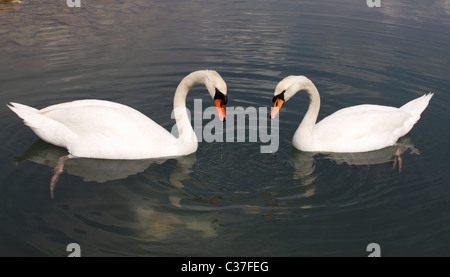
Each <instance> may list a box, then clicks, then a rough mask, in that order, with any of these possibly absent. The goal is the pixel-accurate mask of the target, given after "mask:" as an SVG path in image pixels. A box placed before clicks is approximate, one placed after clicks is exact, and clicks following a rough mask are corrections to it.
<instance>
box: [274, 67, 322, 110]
mask: <svg viewBox="0 0 450 277" xmlns="http://www.w3.org/2000/svg"><path fill="white" fill-rule="evenodd" d="M311 84H312V85H313V86H314V84H313V83H312V82H311V80H309V79H308V78H306V77H305V76H288V77H286V78H284V79H283V80H281V81H280V82H279V83H278V84H277V86H276V87H275V92H274V96H273V99H272V102H274V106H273V110H272V112H271V113H270V118H272V119H273V118H275V116H276V115H277V114H278V112H279V111H280V108H281V106H282V105H283V103H284V102H286V101H288V100H289V99H291V97H292V96H294V95H295V94H296V93H297V92H299V91H300V90H308V89H309V86H310V85H311Z"/></svg>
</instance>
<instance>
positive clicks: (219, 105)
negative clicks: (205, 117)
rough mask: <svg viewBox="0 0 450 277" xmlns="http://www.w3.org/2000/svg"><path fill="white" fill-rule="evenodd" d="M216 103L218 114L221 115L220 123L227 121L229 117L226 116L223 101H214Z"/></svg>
mask: <svg viewBox="0 0 450 277" xmlns="http://www.w3.org/2000/svg"><path fill="white" fill-rule="evenodd" d="M214 103H215V104H216V108H217V113H218V114H219V119H220V121H225V119H226V118H227V116H226V115H225V107H224V106H223V100H222V99H216V100H214Z"/></svg>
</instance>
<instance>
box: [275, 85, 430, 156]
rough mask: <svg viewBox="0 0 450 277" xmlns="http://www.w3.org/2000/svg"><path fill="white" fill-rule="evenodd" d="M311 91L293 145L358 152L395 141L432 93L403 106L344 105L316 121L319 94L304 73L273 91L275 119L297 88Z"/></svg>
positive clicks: (301, 147) (426, 102) (414, 119)
mask: <svg viewBox="0 0 450 277" xmlns="http://www.w3.org/2000/svg"><path fill="white" fill-rule="evenodd" d="M301 90H304V91H306V93H308V95H309V100H310V103H309V107H308V110H307V112H306V114H305V116H304V118H303V120H302V122H301V123H300V125H299V127H298V128H297V130H296V132H295V134H294V137H293V138H292V144H293V146H294V147H295V148H296V149H298V150H301V151H306V152H339V153H356V152H367V151H372V150H378V149H382V148H385V147H388V146H393V145H395V144H396V142H397V140H398V139H399V138H400V137H402V136H404V135H406V134H407V133H408V132H409V131H410V130H411V129H412V128H413V126H414V124H416V122H417V121H418V120H419V119H420V115H421V113H422V112H423V111H424V110H425V108H426V107H427V106H428V103H429V101H430V99H431V97H432V96H433V93H429V94H425V95H423V96H421V97H419V98H416V99H414V100H412V101H410V102H408V103H406V104H405V105H403V106H401V107H400V108H396V107H389V106H381V105H370V104H363V105H357V106H352V107H348V108H344V109H341V110H338V111H336V112H335V113H333V114H331V115H329V116H327V117H325V118H324V119H322V120H321V121H320V122H319V123H317V124H316V121H317V116H318V114H319V109H320V95H319V91H318V90H317V88H316V86H315V85H314V84H313V82H312V81H311V80H310V79H308V78H307V77H305V76H288V77H286V78H284V79H283V80H281V81H280V82H279V83H278V84H277V86H276V88H275V92H274V97H273V99H272V101H273V102H274V107H273V109H272V111H271V113H270V114H269V116H270V117H271V118H272V119H273V118H275V116H276V115H277V114H278V112H279V110H280V108H281V106H282V105H283V103H284V102H285V101H288V100H289V99H290V98H291V97H292V96H294V95H295V94H296V93H297V92H299V91H301Z"/></svg>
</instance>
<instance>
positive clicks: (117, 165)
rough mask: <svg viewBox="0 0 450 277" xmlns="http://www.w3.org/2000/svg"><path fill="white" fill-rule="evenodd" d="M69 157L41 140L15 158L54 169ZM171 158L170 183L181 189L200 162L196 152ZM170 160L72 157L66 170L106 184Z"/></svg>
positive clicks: (18, 161) (16, 160) (88, 179)
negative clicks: (175, 163)
mask: <svg viewBox="0 0 450 277" xmlns="http://www.w3.org/2000/svg"><path fill="white" fill-rule="evenodd" d="M67 154H68V153H67V151H66V150H65V149H64V148H61V147H57V146H54V145H51V144H48V143H46V142H44V141H43V140H38V141H36V142H35V143H34V144H33V145H31V147H30V148H29V149H28V150H27V151H26V152H25V153H24V154H23V155H22V156H20V157H17V158H15V159H14V162H15V163H20V162H23V161H32V162H35V163H38V164H43V165H47V166H49V167H51V168H55V167H56V166H57V164H58V160H59V159H60V158H61V157H63V156H66V155H67ZM170 159H176V160H177V165H176V167H175V169H174V170H173V171H172V172H171V174H170V177H169V181H170V183H171V184H172V185H173V186H175V187H178V188H182V187H183V185H182V183H181V181H182V180H185V179H187V178H189V173H190V168H191V167H192V166H193V165H194V164H195V162H196V160H197V159H196V156H195V153H194V154H192V155H188V156H183V157H176V158H170ZM167 160H168V159H167V158H165V159H163V158H161V159H146V160H102V159H88V158H73V159H68V160H67V161H65V163H64V170H65V171H66V172H67V173H69V174H71V175H75V176H79V177H82V178H83V180H84V181H86V182H90V181H94V182H97V183H104V182H108V181H112V180H119V179H125V178H127V177H128V176H131V175H136V174H138V173H142V172H144V171H145V170H146V169H147V168H148V167H149V166H150V165H152V164H162V163H164V162H165V161H167Z"/></svg>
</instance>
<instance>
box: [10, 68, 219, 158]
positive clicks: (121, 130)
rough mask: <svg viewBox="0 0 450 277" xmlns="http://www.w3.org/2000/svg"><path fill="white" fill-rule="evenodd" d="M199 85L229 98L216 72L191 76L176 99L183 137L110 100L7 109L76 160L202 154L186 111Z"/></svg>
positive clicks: (184, 82) (179, 87) (212, 95)
mask: <svg viewBox="0 0 450 277" xmlns="http://www.w3.org/2000/svg"><path fill="white" fill-rule="evenodd" d="M197 83H204V84H205V85H206V87H207V89H208V92H209V93H210V94H211V97H215V96H216V94H217V93H222V94H223V96H222V97H226V93H227V92H226V84H225V82H224V81H223V79H222V77H221V76H220V75H219V74H218V73H217V72H215V71H213V70H199V71H195V72H192V73H191V74H189V75H188V76H186V77H185V78H184V79H183V80H182V81H181V82H180V84H179V86H178V88H177V90H176V92H175V96H174V114H175V119H176V122H177V127H178V131H179V137H178V138H176V137H174V136H173V135H172V134H171V133H170V132H168V131H167V130H166V129H164V128H163V127H161V126H160V125H158V124H157V123H155V122H154V121H153V120H152V119H150V118H148V117H147V116H145V115H144V114H142V113H141V112H139V111H137V110H135V109H133V108H130V107H128V106H125V105H122V104H118V103H114V102H110V101H104V100H78V101H73V102H67V103H62V104H57V105H52V106H49V107H46V108H44V109H41V110H37V109H35V108H32V107H28V106H25V105H22V104H18V103H11V106H8V107H9V108H10V109H11V110H12V111H13V112H15V113H16V114H17V115H18V116H19V117H20V118H22V119H23V120H24V123H25V124H26V125H27V126H29V127H30V128H31V129H32V130H33V131H34V132H35V133H36V135H37V136H39V137H40V138H41V139H42V140H44V141H46V142H48V143H51V144H54V145H57V146H61V147H65V148H67V149H68V151H69V153H70V154H71V155H72V156H75V157H85V158H100V159H147V158H157V157H167V156H180V155H187V154H190V153H193V152H195V151H196V150H197V137H196V136H195V132H194V130H193V129H192V126H191V123H190V121H189V118H188V115H187V112H186V95H187V93H188V91H189V89H190V88H191V87H192V86H193V85H195V84H197ZM216 104H217V103H216ZM220 104H222V103H220ZM219 108H221V110H219V112H223V113H224V109H223V106H222V107H218V109H219ZM223 116H224V114H223Z"/></svg>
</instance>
